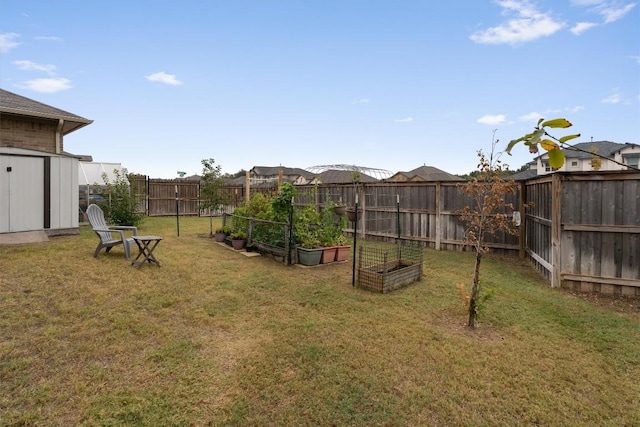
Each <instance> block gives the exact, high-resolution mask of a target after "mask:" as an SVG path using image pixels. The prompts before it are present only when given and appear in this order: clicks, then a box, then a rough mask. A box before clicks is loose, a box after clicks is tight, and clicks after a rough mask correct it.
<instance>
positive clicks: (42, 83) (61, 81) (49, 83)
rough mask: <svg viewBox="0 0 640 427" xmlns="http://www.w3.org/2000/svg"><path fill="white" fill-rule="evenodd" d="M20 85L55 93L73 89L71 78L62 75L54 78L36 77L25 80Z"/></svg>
mask: <svg viewBox="0 0 640 427" xmlns="http://www.w3.org/2000/svg"><path fill="white" fill-rule="evenodd" d="M20 86H21V87H23V88H25V89H31V90H33V91H35V92H43V93H54V92H60V91H62V90H67V89H71V80H68V79H65V78H62V77H58V78H52V79H35V80H29V81H27V82H24V83H22V84H21V85H20Z"/></svg>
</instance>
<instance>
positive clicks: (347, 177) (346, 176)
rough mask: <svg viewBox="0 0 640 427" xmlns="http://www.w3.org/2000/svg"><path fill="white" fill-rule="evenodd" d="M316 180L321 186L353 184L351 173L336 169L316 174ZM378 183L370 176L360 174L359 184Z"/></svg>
mask: <svg viewBox="0 0 640 427" xmlns="http://www.w3.org/2000/svg"><path fill="white" fill-rule="evenodd" d="M318 180H320V182H321V183H323V184H347V183H349V184H351V183H353V172H352V171H345V170H338V169H328V170H326V171H324V172H321V173H319V174H318ZM376 181H378V180H377V179H375V178H374V177H372V176H369V175H367V174H366V173H362V172H360V180H359V182H376Z"/></svg>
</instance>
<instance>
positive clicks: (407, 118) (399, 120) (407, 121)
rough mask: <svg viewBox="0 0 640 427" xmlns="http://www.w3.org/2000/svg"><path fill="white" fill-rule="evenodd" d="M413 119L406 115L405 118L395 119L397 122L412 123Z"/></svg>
mask: <svg viewBox="0 0 640 427" xmlns="http://www.w3.org/2000/svg"><path fill="white" fill-rule="evenodd" d="M412 121H413V117H405V118H404V119H395V120H394V122H396V123H411V122H412Z"/></svg>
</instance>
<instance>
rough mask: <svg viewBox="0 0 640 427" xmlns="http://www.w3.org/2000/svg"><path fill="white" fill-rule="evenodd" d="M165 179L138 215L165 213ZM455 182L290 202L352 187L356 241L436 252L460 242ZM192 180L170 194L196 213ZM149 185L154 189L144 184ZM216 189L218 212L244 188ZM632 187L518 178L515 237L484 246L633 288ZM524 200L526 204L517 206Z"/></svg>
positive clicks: (568, 283)
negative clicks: (221, 195)
mask: <svg viewBox="0 0 640 427" xmlns="http://www.w3.org/2000/svg"><path fill="white" fill-rule="evenodd" d="M167 181H168V182H153V181H152V180H149V183H148V184H147V185H148V187H149V195H150V196H149V201H148V206H149V207H148V211H147V212H148V215H175V188H174V187H175V185H176V184H175V180H167ZM462 183H463V182H461V183H457V182H374V183H357V184H355V185H354V184H327V185H323V184H320V185H306V186H305V185H302V186H296V192H297V196H296V198H295V200H294V205H295V207H296V208H301V207H304V206H306V205H312V206H314V207H315V208H316V209H318V210H320V208H321V207H323V206H324V205H325V204H326V203H327V202H328V201H332V202H333V203H335V204H336V205H344V206H345V207H346V208H347V209H348V208H350V207H351V208H353V207H354V205H355V199H356V194H357V195H358V202H359V203H358V204H359V212H358V215H359V219H358V226H357V233H358V235H359V236H360V237H361V238H362V239H366V240H383V241H385V240H395V239H397V238H398V237H400V238H401V239H404V240H410V241H415V242H420V243H422V244H423V245H425V246H428V247H431V248H434V249H436V250H465V246H464V233H465V227H464V224H463V223H462V221H460V219H459V218H458V216H457V214H456V212H457V211H458V210H460V209H462V208H464V206H465V205H467V204H469V203H471V202H470V200H469V199H468V198H466V196H465V195H464V194H463V193H462V192H461V191H460V185H461V184H462ZM197 185H198V184H197V183H191V182H186V183H185V182H184V181H182V183H181V184H178V188H179V193H180V194H183V195H187V194H188V196H184V200H183V198H181V199H180V200H181V203H182V204H181V212H183V211H184V215H200V214H202V212H200V211H199V210H198V202H197ZM153 186H157V187H164V190H160V189H159V188H158V189H157V190H154V191H153V192H152V191H151V188H152V187H153ZM188 186H193V187H192V190H187V187H188ZM188 191H189V192H188ZM226 191H228V192H229V194H231V195H232V203H231V204H230V205H229V206H226V207H224V209H222V211H223V212H228V213H231V212H233V210H234V209H235V207H237V206H241V205H242V204H243V202H244V200H245V195H246V194H245V191H244V189H243V187H242V186H228V187H227V189H226ZM639 194H640V174H639V173H637V172H626V171H622V172H620V171H616V172H598V173H595V172H584V173H581V172H572V173H554V174H551V175H547V176H543V177H539V178H537V179H533V180H529V181H524V182H521V183H520V187H519V191H518V192H517V194H515V195H513V196H511V198H510V199H509V200H507V201H508V202H510V203H513V205H514V206H519V207H520V208H517V210H516V211H515V212H504V213H505V214H508V215H513V218H514V220H515V221H518V222H519V227H518V228H519V235H517V236H509V235H498V236H494V237H493V238H491V240H490V241H489V242H488V246H489V247H490V248H491V249H492V252H494V253H501V254H511V255H518V256H520V257H523V258H527V259H528V260H529V261H530V262H531V263H532V265H533V266H534V268H535V269H536V270H537V271H539V272H540V274H542V275H543V276H544V277H545V278H546V279H547V280H548V281H549V282H550V284H551V286H553V287H566V288H570V289H575V290H580V291H587V292H601V293H606V294H621V295H629V296H640V198H639V197H638V195H639ZM152 195H153V197H151V196H152ZM152 198H153V199H155V201H153V202H152ZM525 203H532V207H530V208H529V209H527V210H526V212H525V210H524V208H523V206H524V204H525ZM152 208H153V209H154V210H152ZM181 214H182V213H181ZM354 225H355V222H353V221H348V222H347V226H346V228H345V231H346V233H347V234H350V235H353V234H354V233H356V229H354ZM283 239H285V237H283Z"/></svg>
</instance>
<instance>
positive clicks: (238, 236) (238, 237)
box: [229, 231, 247, 251]
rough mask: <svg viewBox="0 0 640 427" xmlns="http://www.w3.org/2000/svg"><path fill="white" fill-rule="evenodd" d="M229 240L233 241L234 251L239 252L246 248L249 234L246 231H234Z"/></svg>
mask: <svg viewBox="0 0 640 427" xmlns="http://www.w3.org/2000/svg"><path fill="white" fill-rule="evenodd" d="M229 239H231V246H233V249H235V250H237V251H239V250H240V249H242V248H244V245H245V243H246V242H247V233H245V232H244V231H234V232H233V233H231V234H230V235H229Z"/></svg>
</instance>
